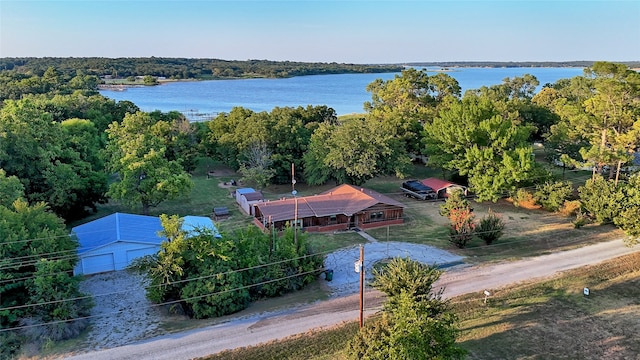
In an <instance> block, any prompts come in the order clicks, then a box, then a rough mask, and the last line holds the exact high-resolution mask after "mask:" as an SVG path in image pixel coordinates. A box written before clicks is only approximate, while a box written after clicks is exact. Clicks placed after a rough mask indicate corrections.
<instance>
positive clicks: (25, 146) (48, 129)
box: [0, 99, 106, 218]
mask: <svg viewBox="0 0 640 360" xmlns="http://www.w3.org/2000/svg"><path fill="white" fill-rule="evenodd" d="M97 139H98V134H97V132H96V129H95V128H94V127H93V125H92V124H91V123H89V122H86V121H84V122H83V121H81V120H74V121H69V122H65V123H62V124H61V123H57V122H53V121H52V118H51V115H50V114H49V113H47V112H43V111H42V110H39V109H38V108H37V107H36V106H35V105H34V103H33V102H32V101H30V100H29V99H25V100H19V101H15V102H14V101H10V100H9V101H7V102H5V105H4V107H2V109H0V149H1V150H0V166H1V167H2V168H3V169H4V170H5V171H6V173H7V175H9V176H11V175H14V176H16V177H18V178H19V179H20V181H21V182H22V184H23V185H24V187H25V196H26V198H27V199H28V200H29V201H31V202H38V201H46V202H47V203H48V204H49V205H50V206H51V208H52V209H53V210H54V211H55V212H56V213H58V214H59V215H61V216H63V217H64V218H74V217H78V216H82V215H84V213H85V209H86V208H94V207H95V203H96V202H99V201H101V200H102V199H103V196H104V191H105V189H106V177H105V175H104V173H103V171H102V167H101V162H100V161H99V158H98V156H97V151H98V148H97V144H96V141H97Z"/></svg>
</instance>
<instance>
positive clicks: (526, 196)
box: [511, 189, 540, 209]
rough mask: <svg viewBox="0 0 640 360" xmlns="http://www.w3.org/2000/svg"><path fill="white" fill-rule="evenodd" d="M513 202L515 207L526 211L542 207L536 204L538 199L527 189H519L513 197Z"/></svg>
mask: <svg viewBox="0 0 640 360" xmlns="http://www.w3.org/2000/svg"><path fill="white" fill-rule="evenodd" d="M511 201H512V202H513V206H516V207H521V208H525V209H539V208H540V205H538V204H537V203H536V199H535V198H534V197H533V194H532V193H531V192H529V191H527V190H526V189H518V191H516V192H515V194H512V195H511Z"/></svg>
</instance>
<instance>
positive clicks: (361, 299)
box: [359, 244, 364, 327]
mask: <svg viewBox="0 0 640 360" xmlns="http://www.w3.org/2000/svg"><path fill="white" fill-rule="evenodd" d="M359 263H360V327H363V326H364V246H363V245H362V244H360V261H359Z"/></svg>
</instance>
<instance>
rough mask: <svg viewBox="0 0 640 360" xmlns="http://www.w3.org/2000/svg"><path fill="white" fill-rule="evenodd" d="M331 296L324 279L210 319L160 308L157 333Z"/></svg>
mask: <svg viewBox="0 0 640 360" xmlns="http://www.w3.org/2000/svg"><path fill="white" fill-rule="evenodd" d="M330 296H331V290H330V289H329V287H328V286H327V285H326V284H325V281H324V280H323V281H316V282H313V283H311V284H309V285H307V286H305V287H304V288H303V289H301V290H298V291H294V292H290V293H287V294H284V295H282V296H278V297H273V298H268V299H263V300H257V301H253V302H252V303H251V304H250V305H249V306H248V307H247V308H246V309H244V310H241V311H239V312H237V313H234V314H231V315H225V316H220V317H217V318H212V319H192V318H189V317H188V316H185V315H176V314H170V313H169V311H168V308H166V307H163V308H162V309H161V310H162V312H163V314H164V318H163V321H162V322H161V323H160V327H159V334H167V333H176V332H180V331H185V330H191V329H199V328H203V327H206V326H212V325H217V324H223V323H225V322H228V321H231V320H234V319H238V318H248V317H253V316H256V315H260V316H262V317H264V316H266V315H265V314H268V313H270V312H274V311H280V310H286V309H289V308H291V307H294V306H300V305H307V304H311V303H314V302H317V301H322V300H327V299H329V297H330Z"/></svg>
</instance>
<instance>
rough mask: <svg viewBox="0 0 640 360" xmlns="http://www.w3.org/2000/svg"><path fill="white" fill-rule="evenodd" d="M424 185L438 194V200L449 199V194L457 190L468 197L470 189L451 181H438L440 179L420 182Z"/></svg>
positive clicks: (428, 179) (427, 179)
mask: <svg viewBox="0 0 640 360" xmlns="http://www.w3.org/2000/svg"><path fill="white" fill-rule="evenodd" d="M420 182H421V183H423V184H424V185H426V186H428V187H430V188H432V189H433V191H435V192H436V193H437V194H438V198H446V197H449V194H450V193H451V192H452V191H455V190H461V191H462V192H463V194H464V195H465V196H466V195H467V193H468V189H467V187H466V186H462V185H459V184H456V183H453V182H450V181H446V180H442V179H438V178H426V179H424V180H421V181H420Z"/></svg>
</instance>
